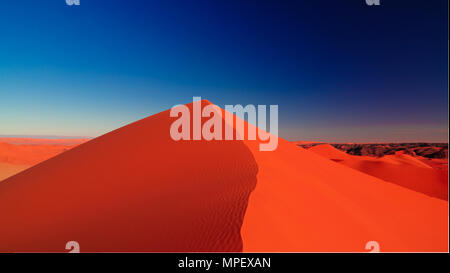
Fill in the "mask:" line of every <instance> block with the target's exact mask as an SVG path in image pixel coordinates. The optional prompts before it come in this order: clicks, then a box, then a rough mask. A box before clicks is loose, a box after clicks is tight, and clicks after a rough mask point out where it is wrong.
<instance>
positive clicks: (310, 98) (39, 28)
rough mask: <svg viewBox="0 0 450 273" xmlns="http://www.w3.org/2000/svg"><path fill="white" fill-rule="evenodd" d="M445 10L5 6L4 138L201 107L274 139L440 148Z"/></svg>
mask: <svg viewBox="0 0 450 273" xmlns="http://www.w3.org/2000/svg"><path fill="white" fill-rule="evenodd" d="M447 5H448V2H447V1H446V0H442V1H441V0H434V1H407V0H403V1H401V0H396V1H389V0H384V1H383V0H382V1H381V5H380V6H377V7H375V6H367V5H366V4H365V2H364V1H363V0H348V1H333V0H330V1H325V0H315V1H312V0H308V1H300V0H298V1H264V0H263V1H234V0H228V1H225V0H223V1H220V0H217V1H206V0H205V1H181V0H180V1H144V0H142V1H139V0H135V1H132V0H109V1H104V0H81V5H80V6H67V5H66V4H65V1H64V0H47V1H35V0H5V1H2V4H1V5H0V135H63V136H98V135H101V134H103V133H106V132H108V131H110V130H113V129H116V128H118V127H120V126H123V125H125V124H128V123H130V122H133V121H135V120H138V119H141V118H144V117H146V116H149V115H152V114H155V113H157V112H160V111H162V110H165V109H168V108H170V107H171V106H173V105H175V104H180V103H188V102H190V101H191V100H192V97H193V96H202V97H203V98H206V99H209V100H210V101H212V102H213V103H215V104H218V105H220V106H223V105H225V104H243V105H245V104H278V105H279V111H280V113H279V119H280V120H279V123H280V126H279V127H280V128H279V130H280V136H281V137H284V138H286V139H289V140H296V139H302V140H322V141H352V142H364V141H446V140H447V122H448V120H447V112H448V105H447V102H448V81H447V72H448V71H447V67H448V62H447V60H448V54H447V43H448V35H447V30H448V29H447V19H448V14H447Z"/></svg>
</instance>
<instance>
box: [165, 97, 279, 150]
mask: <svg viewBox="0 0 450 273" xmlns="http://www.w3.org/2000/svg"><path fill="white" fill-rule="evenodd" d="M192 104H193V106H192V111H193V113H192V118H191V111H190V109H189V108H188V107H187V106H186V105H175V106H173V107H172V109H170V116H171V117H178V119H176V120H175V121H174V122H173V123H172V125H171V126H170V136H171V138H172V139H173V140H175V141H179V140H191V120H192V123H193V124H192V140H202V139H203V140H207V141H210V140H244V136H247V137H246V138H245V139H246V140H256V139H257V134H258V139H259V140H260V141H261V142H262V143H260V144H259V150H260V151H273V150H275V149H276V148H277V146H278V105H270V106H269V111H270V114H269V124H270V130H269V131H268V132H267V131H266V128H267V126H266V125H267V124H266V120H267V115H266V112H267V107H266V105H258V106H257V107H256V106H254V105H252V104H249V105H246V106H245V107H243V106H242V105H240V104H238V105H225V111H222V109H221V108H219V107H218V106H216V105H213V104H210V105H206V106H205V107H203V109H202V102H201V98H200V97H193V103H192ZM223 115H225V117H222V116H223ZM245 115H247V120H248V126H247V132H245V123H244V121H245ZM202 118H209V119H208V120H207V121H205V122H204V123H203V125H202ZM257 120H258V123H256V121H257ZM223 122H225V129H224V130H223V128H222V127H223V125H222V123H223ZM234 124H235V126H234ZM256 124H258V127H256ZM223 132H224V134H223ZM235 132H236V136H235Z"/></svg>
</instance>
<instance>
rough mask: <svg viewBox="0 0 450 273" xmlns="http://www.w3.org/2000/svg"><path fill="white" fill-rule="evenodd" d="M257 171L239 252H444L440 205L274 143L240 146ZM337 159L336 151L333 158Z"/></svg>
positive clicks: (444, 216) (444, 205) (444, 207)
mask: <svg viewBox="0 0 450 273" xmlns="http://www.w3.org/2000/svg"><path fill="white" fill-rule="evenodd" d="M246 143H247V145H248V146H249V147H250V150H251V151H252V152H253V155H254V157H255V160H256V162H257V164H258V168H259V172H258V176H257V178H258V183H257V186H256V188H255V190H254V191H253V192H252V194H251V196H250V200H249V206H248V208H247V212H246V215H245V220H244V223H243V227H242V237H243V240H244V251H250V252H252V251H263V252H267V251H268V252H271V251H318V252H320V251H357V252H360V251H366V250H365V245H366V243H367V242H368V241H377V242H378V243H379V245H380V250H381V251H447V249H448V202H446V201H443V200H440V199H436V198H432V197H429V196H427V195H424V194H421V193H418V192H415V191H412V190H409V189H406V188H404V187H400V186H397V185H395V184H392V183H386V182H385V181H383V180H380V179H378V178H376V177H373V176H370V175H367V174H364V173H362V172H360V171H356V170H353V169H351V168H348V167H347V166H344V165H341V164H339V163H335V162H333V161H331V160H329V159H326V158H324V157H322V156H320V155H317V154H315V153H314V152H312V151H309V150H305V149H303V148H299V147H297V146H296V145H295V144H293V143H290V142H287V141H284V140H282V139H280V142H279V145H278V149H277V150H276V151H274V152H260V151H258V147H257V143H256V142H251V141H246ZM337 152H340V151H337Z"/></svg>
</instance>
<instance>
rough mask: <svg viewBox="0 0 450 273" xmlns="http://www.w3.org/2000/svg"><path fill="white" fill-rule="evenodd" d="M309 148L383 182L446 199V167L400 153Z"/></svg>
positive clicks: (321, 146)
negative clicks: (360, 153)
mask: <svg viewBox="0 0 450 273" xmlns="http://www.w3.org/2000/svg"><path fill="white" fill-rule="evenodd" d="M309 150H310V151H313V152H315V153H317V154H320V155H322V156H324V157H326V158H328V159H331V160H333V161H336V162H339V163H341V164H343V165H346V166H348V167H351V168H353V169H356V170H359V171H362V172H364V173H367V174H370V175H373V176H375V177H378V178H380V179H383V180H385V181H388V182H391V183H395V184H397V185H400V186H403V187H406V188H408V189H412V190H415V191H418V192H421V193H424V194H427V195H430V196H433V197H437V198H440V199H444V200H448V169H447V170H445V169H437V168H433V167H431V166H430V164H426V163H424V162H427V161H430V160H427V161H425V159H424V158H421V157H420V158H421V159H419V158H417V157H413V156H411V155H408V154H404V153H402V152H397V153H395V154H394V155H385V156H383V157H380V158H376V157H369V156H354V155H349V154H347V153H345V152H343V151H340V150H338V149H336V148H334V147H333V146H331V145H329V144H321V145H317V146H314V147H312V148H310V149H309Z"/></svg>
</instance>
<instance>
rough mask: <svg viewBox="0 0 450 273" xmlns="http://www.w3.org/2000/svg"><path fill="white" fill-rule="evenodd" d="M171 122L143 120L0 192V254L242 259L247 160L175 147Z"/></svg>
mask: <svg viewBox="0 0 450 273" xmlns="http://www.w3.org/2000/svg"><path fill="white" fill-rule="evenodd" d="M205 103H206V102H204V104H205ZM189 107H191V105H189ZM191 113H192V111H191ZM173 120H174V119H173V118H170V117H169V111H165V112H162V113H159V114H156V115H154V116H151V117H149V118H145V119H143V120H140V121H138V122H135V123H132V124H130V125H127V126H125V127H122V128H120V129H117V130H115V131H113V132H110V133H108V134H106V135H103V136H101V137H98V138H96V139H93V140H91V141H89V142H87V143H85V144H82V145H80V146H78V147H76V148H74V149H72V150H70V151H68V152H65V153H63V154H61V155H58V156H56V157H54V158H51V159H49V160H47V161H45V162H43V163H41V164H38V165H36V166H34V167H32V168H30V169H28V170H26V171H24V172H22V173H20V174H18V175H16V176H13V177H11V178H9V179H7V180H5V181H3V182H2V183H0V214H1V215H2V224H1V225H0V251H3V252H4V251H66V250H65V249H64V247H65V244H66V242H68V241H77V242H78V243H79V244H80V248H81V251H82V252H96V251H162V252H166V251H241V250H242V239H241V235H240V229H241V225H242V221H243V217H244V213H245V209H246V207H247V201H248V197H249V194H250V192H251V191H252V190H253V189H254V187H255V185H256V173H257V171H258V169H257V165H256V163H255V161H254V158H253V155H252V153H251V152H250V151H249V149H248V148H247V146H245V145H244V143H243V142H242V141H178V142H176V141H173V140H172V139H171V137H170V134H169V127H170V124H171V123H172V121H173Z"/></svg>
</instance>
